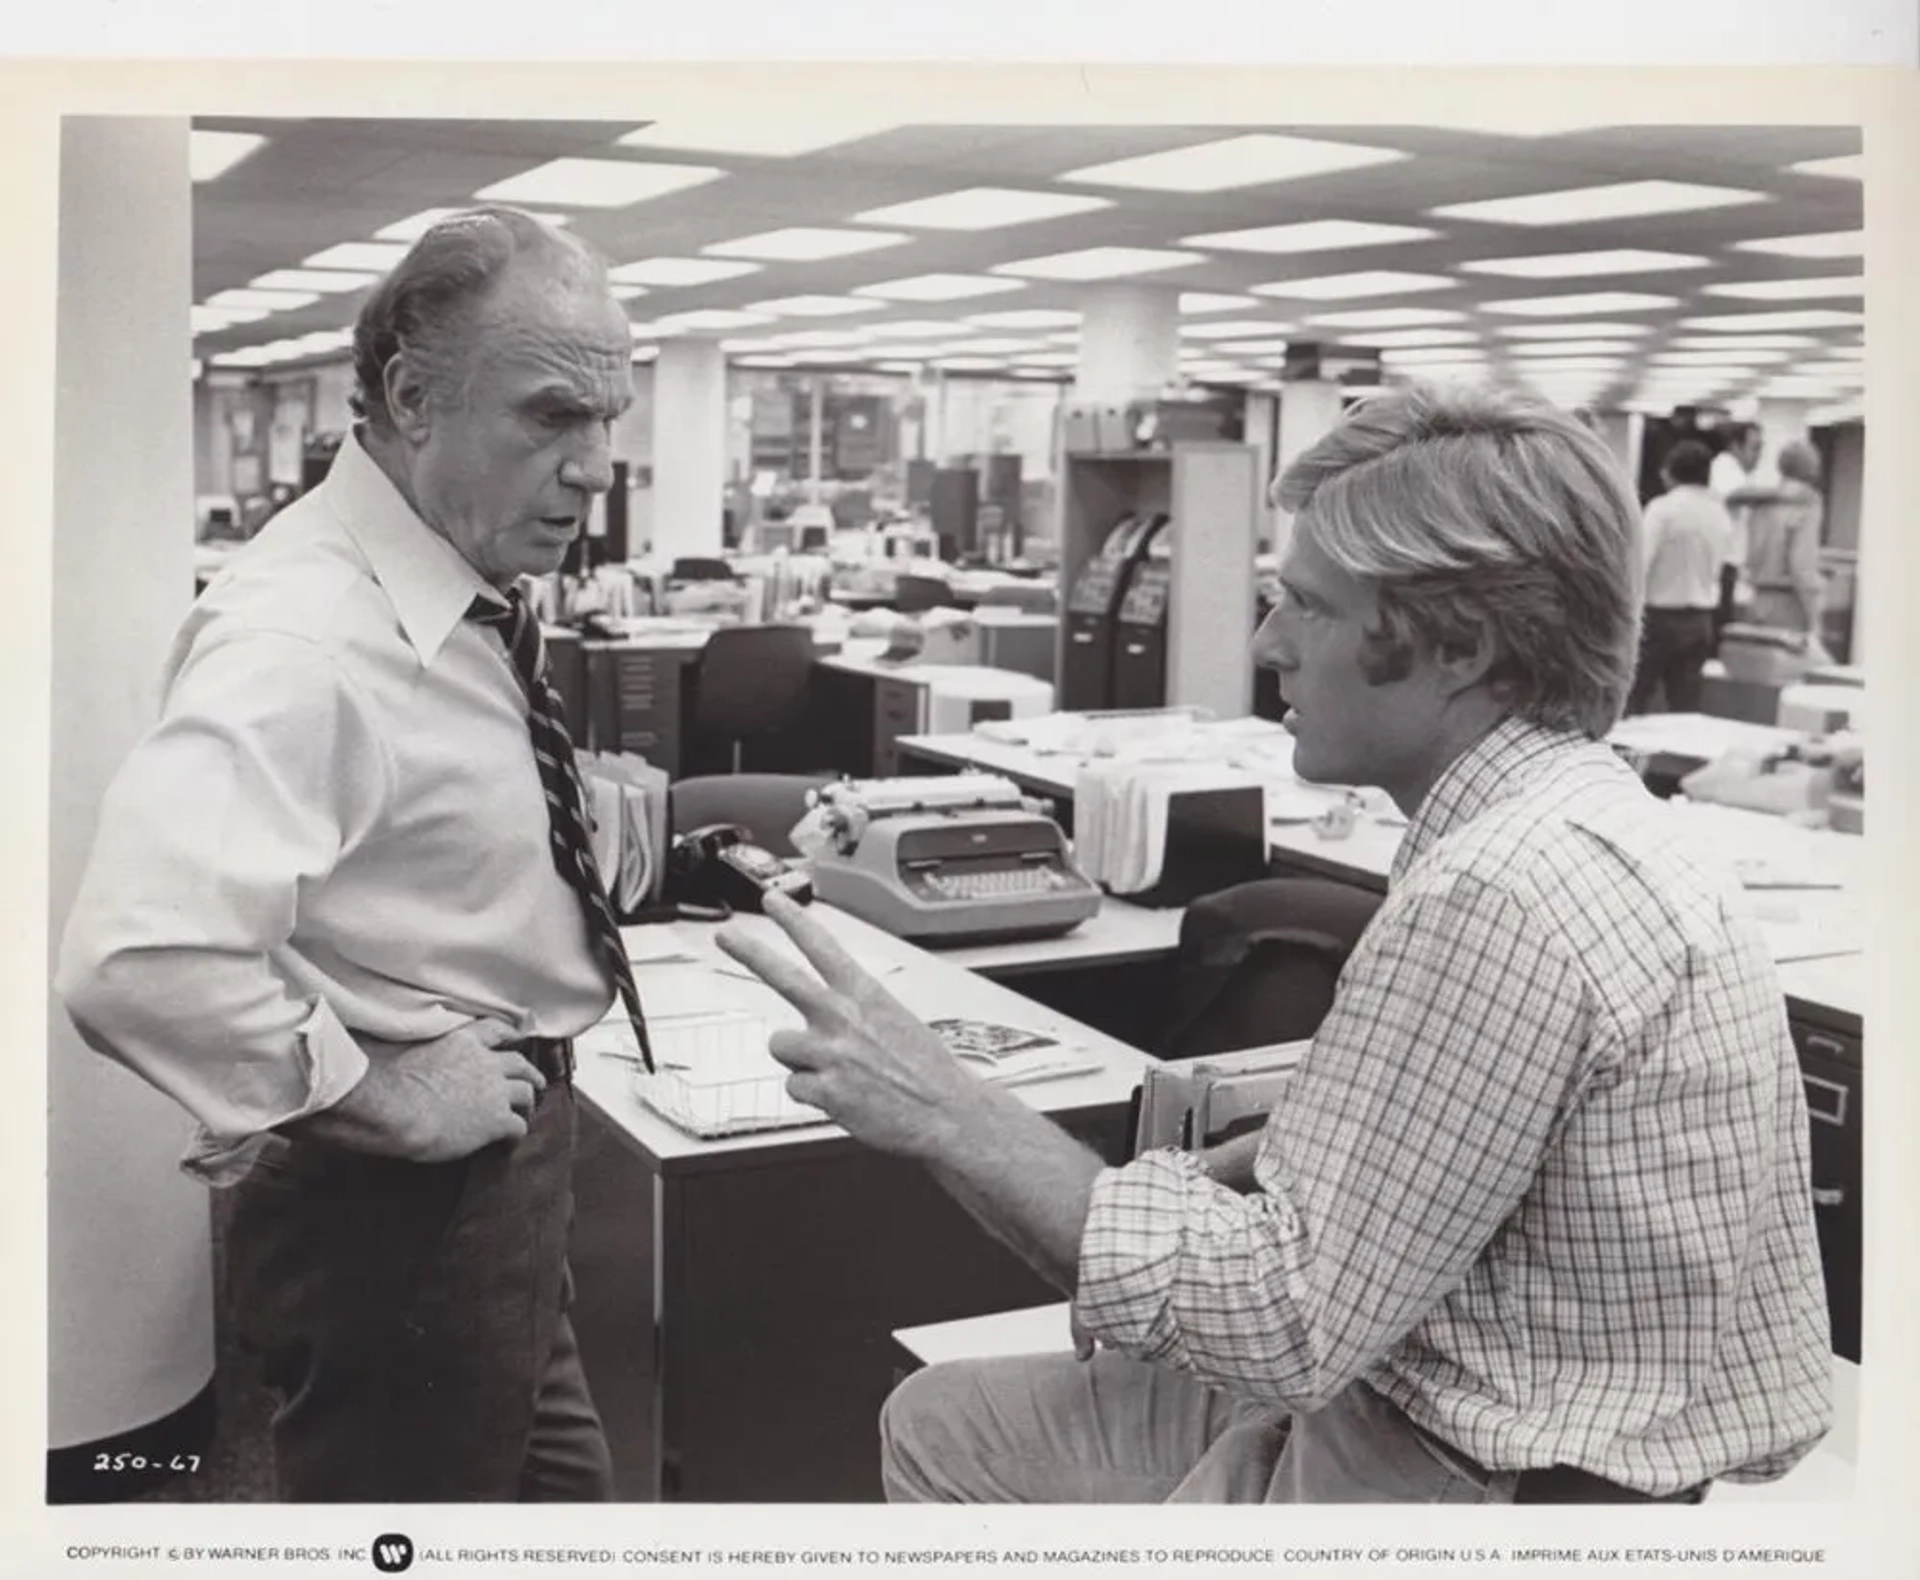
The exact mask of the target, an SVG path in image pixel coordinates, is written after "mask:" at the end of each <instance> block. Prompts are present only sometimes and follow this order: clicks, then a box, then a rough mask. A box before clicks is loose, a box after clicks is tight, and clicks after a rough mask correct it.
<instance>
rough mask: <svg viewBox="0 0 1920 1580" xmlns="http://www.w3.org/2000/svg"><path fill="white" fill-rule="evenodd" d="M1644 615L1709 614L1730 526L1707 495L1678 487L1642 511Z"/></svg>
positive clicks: (1717, 590)
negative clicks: (1701, 611) (1650, 612)
mask: <svg viewBox="0 0 1920 1580" xmlns="http://www.w3.org/2000/svg"><path fill="white" fill-rule="evenodd" d="M1643 540H1644V545H1645V549H1646V558H1647V591H1646V600H1645V601H1646V605H1647V607H1648V608H1649V609H1713V608H1717V607H1718V606H1719V603H1720V567H1721V566H1722V565H1724V564H1726V563H1727V562H1728V561H1727V556H1728V554H1729V553H1731V551H1732V540H1733V522H1732V521H1731V520H1730V519H1729V518H1728V516H1727V507H1726V506H1725V505H1723V504H1721V503H1720V501H1719V499H1718V498H1716V497H1715V496H1714V494H1713V493H1712V492H1710V491H1709V490H1707V489H1705V488H1701V487H1698V486H1697V485H1693V484H1688V483H1681V484H1678V485H1676V486H1675V487H1673V488H1670V489H1668V490H1667V492H1666V493H1664V494H1662V495H1661V496H1660V497H1659V498H1658V499H1655V500H1652V501H1650V502H1649V503H1648V505H1647V513H1646V530H1645V533H1644V534H1643Z"/></svg>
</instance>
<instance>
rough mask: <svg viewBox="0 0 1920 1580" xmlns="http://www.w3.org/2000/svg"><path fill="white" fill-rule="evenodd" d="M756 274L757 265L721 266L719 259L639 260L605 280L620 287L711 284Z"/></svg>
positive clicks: (619, 268) (621, 268)
mask: <svg viewBox="0 0 1920 1580" xmlns="http://www.w3.org/2000/svg"><path fill="white" fill-rule="evenodd" d="M759 272H760V265H759V264H757V263H723V262H722V261H721V260H720V259H718V258H641V259H639V260H638V261H637V262H634V263H623V264H621V265H620V266H619V267H618V268H616V269H609V270H608V271H607V278H608V279H610V280H612V281H614V282H615V283H617V284H620V285H665V286H673V285H711V284H712V283H713V282H714V281H715V280H734V279H738V278H739V277H740V276H741V275H743V274H758V273H759Z"/></svg>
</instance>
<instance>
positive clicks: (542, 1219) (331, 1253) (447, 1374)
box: [227, 1081, 612, 1503]
mask: <svg viewBox="0 0 1920 1580" xmlns="http://www.w3.org/2000/svg"><path fill="white" fill-rule="evenodd" d="M574 1126H575V1111H574V1095H573V1089H572V1087H571V1086H570V1085H567V1084H565V1083H564V1082H557V1081H556V1082H555V1083H554V1084H552V1085H550V1086H549V1087H548V1088H547V1090H546V1091H545V1092H544V1093H543V1094H542V1095H541V1098H540V1101H539V1105H538V1107H537V1108H536V1109H535V1112H534V1117H533V1122H532V1125H531V1127H530V1129H529V1131H528V1133H527V1135H526V1136H525V1137H523V1138H522V1139H521V1140H520V1141H518V1142H517V1143H514V1144H512V1145H506V1144H501V1145H496V1146H492V1147H488V1148H486V1149H484V1150H483V1151H480V1152H477V1153H475V1154H473V1155H472V1156H471V1157H467V1158H462V1159H460V1160H459V1161H458V1162H454V1163H441V1164H417V1163H403V1162H399V1161H396V1160H393V1159H388V1158H378V1157H372V1156H369V1155H366V1154H364V1153H356V1152H349V1151H347V1150H345V1149H342V1148H338V1147H329V1146H324V1145H320V1144H316V1143H313V1142H303V1141H285V1140H281V1139H279V1138H275V1139H274V1140H273V1141H272V1142H271V1143H270V1145H269V1150H268V1151H267V1152H266V1153H265V1154H263V1156H262V1158H261V1159H260V1160H259V1161H257V1162H256V1163H255V1164H254V1166H253V1168H252V1170H251V1171H250V1172H249V1173H248V1175H247V1177H246V1178H245V1179H244V1180H243V1181H241V1183H240V1184H239V1185H237V1186H235V1187H234V1189H235V1191H236V1200H235V1201H234V1203H233V1211H232V1216H231V1219H230V1222H229V1227H228V1232H227V1260H228V1277H229V1279H230V1280H231V1283H232V1293H233V1297H234V1298H233V1309H234V1310H235V1311H236V1313H237V1314H238V1316H237V1320H238V1322H239V1324H240V1329H241V1338H242V1341H243V1343H244V1344H246V1346H247V1347H248V1348H250V1349H253V1350H255V1351H257V1352H258V1353H259V1354H260V1355H261V1356H262V1358H263V1360H264V1363H265V1367H266V1373H267V1380H268V1382H269V1384H270V1385H271V1386H272V1387H273V1388H274V1390H275V1392H276V1393H277V1394H278V1395H279V1399H280V1404H279V1408H278V1410H277V1412H276V1414H275V1417H274V1423H273V1441H274V1453H275V1473H276V1485H277V1490H278V1494H279V1496H280V1498H281V1499H282V1500H283V1501H287V1502H356V1503H395V1502H439V1503H459V1502H492V1501H513V1500H545V1501H598V1500H602V1499H605V1498H608V1497H610V1496H611V1495H612V1471H611V1466H610V1464H609V1460H608V1455H607V1447H606V1440H605V1437H604V1435H603V1433H602V1431H601V1426H600V1420H599V1417H598V1415H597V1414H596V1413H595V1411H594V1408H593V1403H592V1400H591V1398H590V1396H589V1394H588V1392H587V1387H586V1379H585V1376H584V1374H583V1373H582V1371H581V1367H580V1357H579V1351H578V1350H577V1348H576V1347H575V1345H574V1340H573V1332H572V1328H571V1326H570V1324H569V1323H568V1322H567V1319H566V1303H567V1300H568V1297H569V1294H570V1285H569V1278H568V1273H567V1264H566V1251H567V1231H568V1227H569V1223H570V1220H571V1218H572V1213H573V1191H572V1171H573V1146H574Z"/></svg>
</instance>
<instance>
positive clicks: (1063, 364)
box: [1020, 351, 1080, 368]
mask: <svg viewBox="0 0 1920 1580" xmlns="http://www.w3.org/2000/svg"><path fill="white" fill-rule="evenodd" d="M1020 360H1021V361H1023V362H1030V363H1032V364H1033V365H1034V366H1035V367H1037V368H1071V367H1076V366H1078V364H1079V361H1080V356H1079V353H1078V352H1074V351H1032V352H1029V353H1027V355H1026V356H1024V357H1022V358H1021V359H1020Z"/></svg>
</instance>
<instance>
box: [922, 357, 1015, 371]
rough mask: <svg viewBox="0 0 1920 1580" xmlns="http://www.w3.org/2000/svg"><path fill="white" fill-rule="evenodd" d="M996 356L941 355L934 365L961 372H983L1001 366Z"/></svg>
mask: <svg viewBox="0 0 1920 1580" xmlns="http://www.w3.org/2000/svg"><path fill="white" fill-rule="evenodd" d="M1004 365H1005V364H1003V363H1002V362H1001V361H1000V359H999V358H998V357H942V358H940V359H939V361H937V362H936V363H935V364H934V366H935V367H941V368H955V369H958V370H959V371H960V372H963V373H985V372H989V371H992V370H996V369H998V368H1000V367H1003V366H1004Z"/></svg>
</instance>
